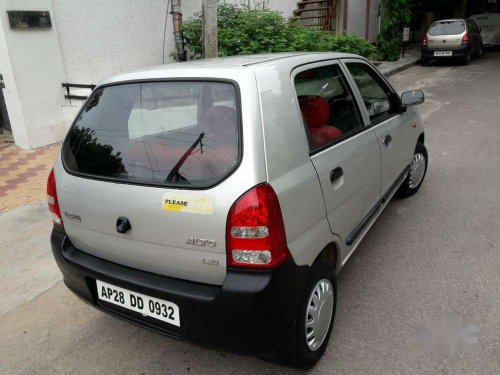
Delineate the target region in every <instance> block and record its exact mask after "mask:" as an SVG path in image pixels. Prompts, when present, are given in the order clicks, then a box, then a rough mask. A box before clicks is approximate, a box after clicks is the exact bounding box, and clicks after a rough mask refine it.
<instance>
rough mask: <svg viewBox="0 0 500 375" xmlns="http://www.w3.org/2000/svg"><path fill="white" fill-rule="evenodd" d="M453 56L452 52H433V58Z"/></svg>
mask: <svg viewBox="0 0 500 375" xmlns="http://www.w3.org/2000/svg"><path fill="white" fill-rule="evenodd" d="M451 55H453V52H452V51H436V52H434V56H451Z"/></svg>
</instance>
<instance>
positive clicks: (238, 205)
mask: <svg viewBox="0 0 500 375" xmlns="http://www.w3.org/2000/svg"><path fill="white" fill-rule="evenodd" d="M226 236H227V258H228V267H237V268H252V269H271V268H274V267H276V266H278V265H280V264H282V263H284V262H285V261H286V260H288V259H289V258H290V257H291V255H290V251H289V250H288V247H287V242H286V234H285V225H284V223H283V217H282V215H281V208H280V204H279V201H278V197H277V196H276V193H275V192H274V190H273V188H272V187H271V186H270V185H269V184H267V183H265V184H261V185H257V186H256V187H254V188H253V189H251V190H249V191H247V192H246V193H245V194H243V195H242V196H241V197H240V198H238V200H237V201H236V202H235V203H234V204H233V206H232V207H231V210H230V211H229V215H228V219H227V233H226Z"/></svg>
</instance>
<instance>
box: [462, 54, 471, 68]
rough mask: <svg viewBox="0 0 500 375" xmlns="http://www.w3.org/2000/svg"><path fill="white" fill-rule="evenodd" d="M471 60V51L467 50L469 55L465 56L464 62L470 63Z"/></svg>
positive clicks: (465, 63)
mask: <svg viewBox="0 0 500 375" xmlns="http://www.w3.org/2000/svg"><path fill="white" fill-rule="evenodd" d="M470 60H471V54H470V52H467V56H465V58H464V59H463V61H462V62H463V63H464V65H470Z"/></svg>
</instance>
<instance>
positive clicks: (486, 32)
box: [470, 13, 500, 47]
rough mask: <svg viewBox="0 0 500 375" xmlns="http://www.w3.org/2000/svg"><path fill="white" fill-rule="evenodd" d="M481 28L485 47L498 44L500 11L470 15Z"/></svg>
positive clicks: (499, 40)
mask: <svg viewBox="0 0 500 375" xmlns="http://www.w3.org/2000/svg"><path fill="white" fill-rule="evenodd" d="M470 18H471V19H473V20H474V21H475V22H476V23H477V25H478V26H479V27H480V28H481V35H482V36H483V42H484V46H485V47H492V46H500V13H483V14H476V15H474V16H471V17H470Z"/></svg>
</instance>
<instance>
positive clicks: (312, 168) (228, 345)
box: [47, 53, 427, 368]
mask: <svg viewBox="0 0 500 375" xmlns="http://www.w3.org/2000/svg"><path fill="white" fill-rule="evenodd" d="M423 101H424V95H423V93H422V92H421V91H410V92H407V93H405V94H403V95H402V96H399V95H398V94H397V93H396V92H395V91H394V89H393V88H392V87H391V85H390V84H389V83H388V82H387V81H386V80H385V78H384V77H383V76H382V75H381V74H379V73H378V72H377V70H376V69H375V68H374V67H373V65H371V64H370V63H369V62H368V61H367V60H365V59H364V58H361V57H359V56H356V55H348V54H337V53H317V54H313V53H302V54H275V55H254V56H240V57H232V58H225V59H214V60H206V61H199V62H190V63H179V64H170V65H163V66H158V67H153V68H150V69H147V70H142V71H137V72H133V73H128V74H123V75H119V76H116V77H113V78H109V79H106V80H104V81H103V82H102V83H100V84H99V85H98V86H97V87H96V88H95V90H94V91H93V93H92V94H91V96H90V97H89V98H88V100H87V101H86V103H85V104H84V105H83V107H82V109H81V111H80V113H79V114H78V116H77V117H76V119H75V121H74V123H73V125H72V126H71V128H70V130H69V132H68V135H67V137H66V139H65V141H64V143H63V146H62V149H61V153H60V155H59V156H58V158H57V160H56V163H55V166H54V169H53V171H52V172H51V174H50V176H49V179H48V186H47V193H48V201H49V209H50V211H51V213H52V216H53V222H54V229H53V231H52V236H51V242H52V249H53V253H54V256H55V259H56V261H57V263H58V265H59V267H60V269H61V271H62V273H63V276H64V282H65V283H66V285H67V286H68V288H69V289H71V290H72V291H73V292H74V293H76V294H77V295H78V296H79V297H81V298H82V299H83V300H85V301H86V302H88V303H89V304H91V305H93V306H95V307H96V308H98V309H100V310H102V311H104V312H107V313H109V314H112V315H114V316H116V317H119V318H122V319H125V320H127V321H130V322H133V323H136V324H139V325H141V326H144V327H146V328H149V329H152V330H155V331H157V332H161V333H164V334H166V335H169V336H172V337H176V338H182V339H186V340H191V341H194V342H197V343H201V344H207V345H211V346H215V347H219V348H224V349H226V350H230V351H237V352H242V353H252V354H255V355H258V356H261V357H269V356H272V357H279V358H281V359H282V360H283V361H284V363H288V364H293V365H295V366H298V367H302V368H309V367H312V366H313V365H314V364H315V363H316V362H317V361H318V359H319V358H320V357H321V355H322V354H323V352H324V350H325V347H326V345H327V343H328V339H329V336H330V333H331V330H332V326H333V319H334V315H335V308H336V298H337V297H336V296H337V287H336V282H335V280H336V275H337V274H338V272H339V271H340V269H341V268H342V266H343V265H344V264H345V263H346V261H347V260H348V258H349V257H350V256H351V254H352V253H353V251H354V250H355V249H356V247H357V246H358V245H359V243H360V241H361V240H362V238H363V236H364V235H365V234H366V233H367V231H368V230H369V228H370V227H371V225H372V224H373V223H374V221H375V220H376V219H377V217H378V216H379V215H380V213H381V212H382V210H383V209H384V208H385V207H386V206H387V204H388V203H389V201H390V199H391V198H392V197H393V195H395V194H397V195H399V196H401V197H408V196H410V195H413V194H414V193H416V192H417V191H418V189H419V188H420V186H421V184H422V181H423V180H424V176H425V173H426V170H427V151H426V148H425V146H424V131H423V129H422V122H421V120H420V116H419V115H418V113H417V111H416V110H415V109H414V108H413V106H414V105H416V104H420V103H422V102H423Z"/></svg>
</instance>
